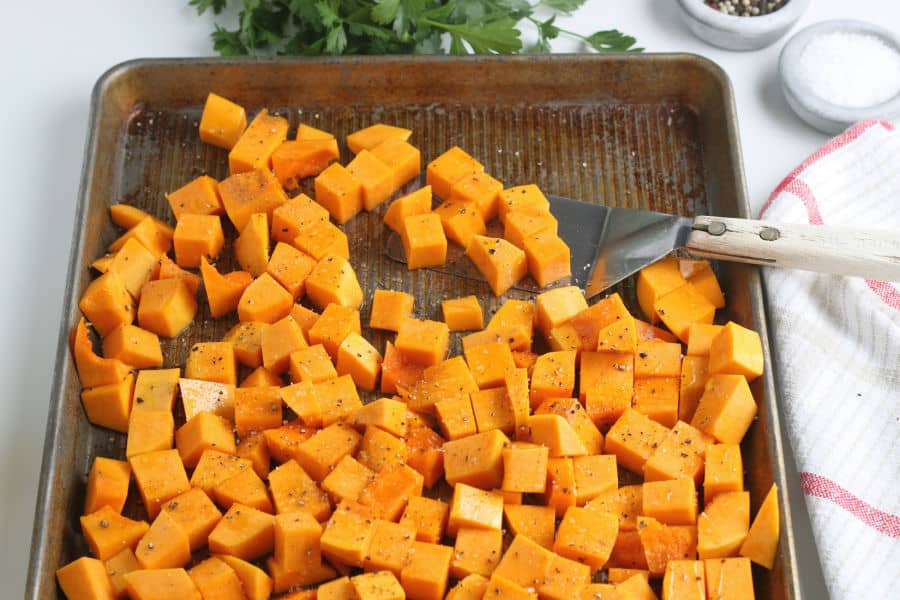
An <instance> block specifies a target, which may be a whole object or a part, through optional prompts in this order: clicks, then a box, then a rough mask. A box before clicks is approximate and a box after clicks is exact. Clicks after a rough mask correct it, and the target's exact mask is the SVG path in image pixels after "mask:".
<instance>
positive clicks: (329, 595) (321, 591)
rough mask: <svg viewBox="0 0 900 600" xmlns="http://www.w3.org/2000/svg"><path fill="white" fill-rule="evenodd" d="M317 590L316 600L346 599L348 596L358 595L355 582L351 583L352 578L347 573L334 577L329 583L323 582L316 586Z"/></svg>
mask: <svg viewBox="0 0 900 600" xmlns="http://www.w3.org/2000/svg"><path fill="white" fill-rule="evenodd" d="M348 573H349V571H348ZM315 592H316V599H315V600H345V599H346V598H355V597H356V590H355V589H354V587H353V584H352V583H350V578H349V577H347V576H346V575H344V576H343V577H339V578H337V579H332V580H331V581H329V582H328V583H323V584H322V585H320V586H319V587H318V588H316V590H315Z"/></svg>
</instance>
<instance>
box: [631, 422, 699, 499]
mask: <svg viewBox="0 0 900 600" xmlns="http://www.w3.org/2000/svg"><path fill="white" fill-rule="evenodd" d="M711 443H712V438H711V437H709V436H708V435H706V434H705V433H703V432H702V431H699V430H698V429H696V428H694V427H691V426H690V425H688V424H687V423H685V422H684V421H678V422H677V423H675V426H674V427H672V430H671V431H669V433H668V434H666V437H665V438H664V439H663V441H662V442H660V444H659V445H658V446H657V447H656V450H654V452H653V454H651V455H650V458H648V459H647V462H646V464H644V480H645V481H661V480H665V479H680V478H683V477H686V478H689V479H692V480H693V481H694V483H695V484H699V483H700V478H701V477H702V475H703V464H704V456H705V455H706V450H707V447H708V446H709V444H711Z"/></svg>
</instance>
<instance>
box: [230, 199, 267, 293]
mask: <svg viewBox="0 0 900 600" xmlns="http://www.w3.org/2000/svg"><path fill="white" fill-rule="evenodd" d="M234 256H235V258H236V259H237V261H238V263H239V264H240V265H241V268H242V269H243V270H244V271H247V272H248V273H250V274H251V275H253V276H254V277H258V276H259V275H261V274H262V273H264V272H265V271H266V267H267V266H268V263H269V220H268V217H267V216H266V213H253V214H252V215H250V219H249V220H248V221H247V224H246V225H245V226H244V228H243V229H242V230H241V232H240V235H238V237H237V239H235V241H234Z"/></svg>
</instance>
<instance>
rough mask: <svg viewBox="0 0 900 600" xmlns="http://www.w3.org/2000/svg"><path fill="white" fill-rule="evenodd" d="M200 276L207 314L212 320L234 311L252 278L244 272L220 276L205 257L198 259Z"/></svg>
mask: <svg viewBox="0 0 900 600" xmlns="http://www.w3.org/2000/svg"><path fill="white" fill-rule="evenodd" d="M200 274H201V275H202V277H203V287H204V289H205V290H206V298H207V301H208V304H209V313H210V316H212V317H213V318H219V317H222V316H224V315H227V314H228V313H230V312H231V311H233V310H235V309H236V308H237V306H238V302H239V301H240V299H241V295H242V294H243V293H244V290H246V289H247V286H249V285H250V284H251V283H252V282H253V277H252V276H251V275H250V274H249V273H245V272H244V271H234V272H231V273H228V274H226V275H222V274H221V273H219V272H218V271H217V270H216V268H215V267H214V266H213V265H211V264H210V263H209V262H207V260H206V258H205V257H200Z"/></svg>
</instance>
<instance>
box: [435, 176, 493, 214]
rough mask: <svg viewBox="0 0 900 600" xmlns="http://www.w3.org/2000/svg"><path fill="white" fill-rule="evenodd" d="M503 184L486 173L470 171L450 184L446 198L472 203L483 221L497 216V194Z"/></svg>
mask: <svg viewBox="0 0 900 600" xmlns="http://www.w3.org/2000/svg"><path fill="white" fill-rule="evenodd" d="M502 189H503V184H502V183H501V182H500V181H497V180H496V179H494V178H493V177H491V176H490V175H488V174H487V173H484V172H481V173H470V174H468V175H465V176H463V177H461V178H460V179H458V180H456V181H455V182H454V183H453V185H451V186H450V197H449V198H446V200H451V201H457V202H463V203H472V204H473V205H474V206H475V209H476V210H477V211H478V213H479V214H480V215H481V218H482V219H483V220H484V222H485V223H487V222H488V221H491V220H492V219H493V218H494V217H495V216H497V194H498V192H500V191H501V190H502Z"/></svg>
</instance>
